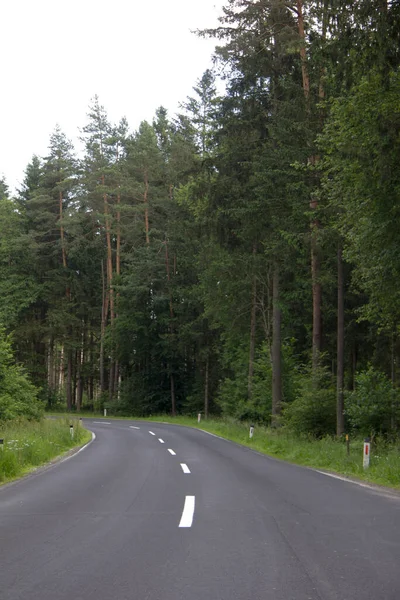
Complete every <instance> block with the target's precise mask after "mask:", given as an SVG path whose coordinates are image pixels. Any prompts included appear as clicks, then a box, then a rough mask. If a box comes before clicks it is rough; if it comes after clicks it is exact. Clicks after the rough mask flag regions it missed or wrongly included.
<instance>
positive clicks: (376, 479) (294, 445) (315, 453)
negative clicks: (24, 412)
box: [81, 413, 400, 489]
mask: <svg viewBox="0 0 400 600" xmlns="http://www.w3.org/2000/svg"><path fill="white" fill-rule="evenodd" d="M81 416H87V417H89V418H94V417H95V418H96V419H98V418H101V416H100V415H98V414H97V415H95V414H94V413H85V414H83V413H82V415H81ZM114 418H115V419H128V420H136V421H141V420H144V421H153V422H163V423H173V424H175V425H186V426H189V427H195V428H200V429H205V430H206V431H209V432H210V433H214V434H216V435H219V436H221V437H223V438H225V439H228V440H231V441H233V442H237V443H239V444H242V445H243V446H247V447H249V448H252V449H253V450H257V451H258V452H261V453H263V454H268V455H269V456H273V457H275V458H279V459H282V460H286V461H289V462H291V463H295V464H298V465H303V466H306V467H312V468H314V469H323V470H326V471H330V472H333V473H339V474H341V475H344V476H347V477H353V478H357V479H361V480H364V481H368V482H370V483H375V484H378V485H384V486H387V487H392V488H398V489H400V440H399V441H398V443H397V445H396V444H385V443H383V442H380V443H378V444H377V445H376V446H375V447H374V448H372V453H371V463H370V467H369V469H367V470H365V471H364V469H363V466H362V462H363V460H362V454H363V441H362V440H361V439H350V455H349V456H348V455H347V450H346V443H345V442H344V441H337V440H335V439H333V438H331V437H326V438H323V439H321V440H315V439H311V438H310V439H308V438H299V437H298V436H294V435H293V434H292V433H289V432H286V431H284V430H283V429H282V430H273V429H270V428H267V427H261V426H256V428H255V432H254V437H253V439H251V440H250V439H249V424H247V423H239V422H237V421H234V420H229V419H207V420H205V419H202V421H201V423H200V424H198V423H197V419H196V418H190V417H183V416H178V417H174V418H172V417H170V416H169V415H158V416H154V417H149V418H146V419H141V418H138V417H118V416H110V415H107V420H111V419H114Z"/></svg>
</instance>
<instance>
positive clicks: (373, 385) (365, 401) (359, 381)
mask: <svg viewBox="0 0 400 600" xmlns="http://www.w3.org/2000/svg"><path fill="white" fill-rule="evenodd" d="M345 411H346V417H347V419H348V422H349V424H350V426H351V427H352V429H354V430H355V431H357V432H359V433H360V434H362V435H375V434H377V433H380V434H385V435H386V434H389V433H391V432H393V431H394V430H395V429H396V427H397V424H398V423H399V421H400V392H399V390H397V389H394V388H393V386H392V383H391V381H390V380H389V379H388V378H387V377H386V375H384V373H381V372H380V371H376V370H375V369H373V368H372V367H370V368H369V369H367V370H366V371H362V372H361V373H359V374H358V375H357V377H356V389H355V390H354V391H353V392H349V393H348V394H347V395H346V398H345Z"/></svg>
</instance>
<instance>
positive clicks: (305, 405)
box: [283, 366, 336, 438]
mask: <svg viewBox="0 0 400 600" xmlns="http://www.w3.org/2000/svg"><path fill="white" fill-rule="evenodd" d="M283 422H284V424H285V425H287V427H288V428H289V429H291V430H292V431H293V432H294V433H296V434H300V435H302V434H308V435H312V436H315V437H319V438H320V437H323V436H324V435H327V434H328V435H329V434H334V433H335V429H336V389H335V386H334V385H333V383H332V377H331V373H330V371H329V369H327V368H326V367H322V366H320V367H318V368H317V369H316V370H315V372H313V371H312V370H311V368H307V369H306V370H305V371H304V373H303V375H302V376H301V377H299V388H298V392H297V396H296V398H295V400H294V401H293V402H292V403H291V404H285V407H284V411H283Z"/></svg>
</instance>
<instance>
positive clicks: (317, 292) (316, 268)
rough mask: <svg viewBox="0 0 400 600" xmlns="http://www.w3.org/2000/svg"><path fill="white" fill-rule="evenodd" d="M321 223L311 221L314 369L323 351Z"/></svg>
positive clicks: (314, 203) (313, 204) (314, 201)
mask: <svg viewBox="0 0 400 600" xmlns="http://www.w3.org/2000/svg"><path fill="white" fill-rule="evenodd" d="M310 206H311V208H313V209H314V210H316V208H317V201H316V200H311V203H310ZM318 229H319V223H318V221H317V219H314V220H313V222H312V223H311V279H312V298H313V329H312V365H313V370H314V371H315V369H316V368H317V367H318V364H319V356H320V353H321V340H322V335H321V329H322V322H321V302H322V289H321V282H320V275H321V264H320V257H319V248H318V246H319V242H318V239H317V237H318Z"/></svg>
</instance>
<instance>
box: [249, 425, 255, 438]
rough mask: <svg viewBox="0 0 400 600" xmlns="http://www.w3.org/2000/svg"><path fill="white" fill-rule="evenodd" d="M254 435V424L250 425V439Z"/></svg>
mask: <svg viewBox="0 0 400 600" xmlns="http://www.w3.org/2000/svg"><path fill="white" fill-rule="evenodd" d="M253 435H254V425H250V431H249V438H250V439H251V438H252V437H253Z"/></svg>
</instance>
